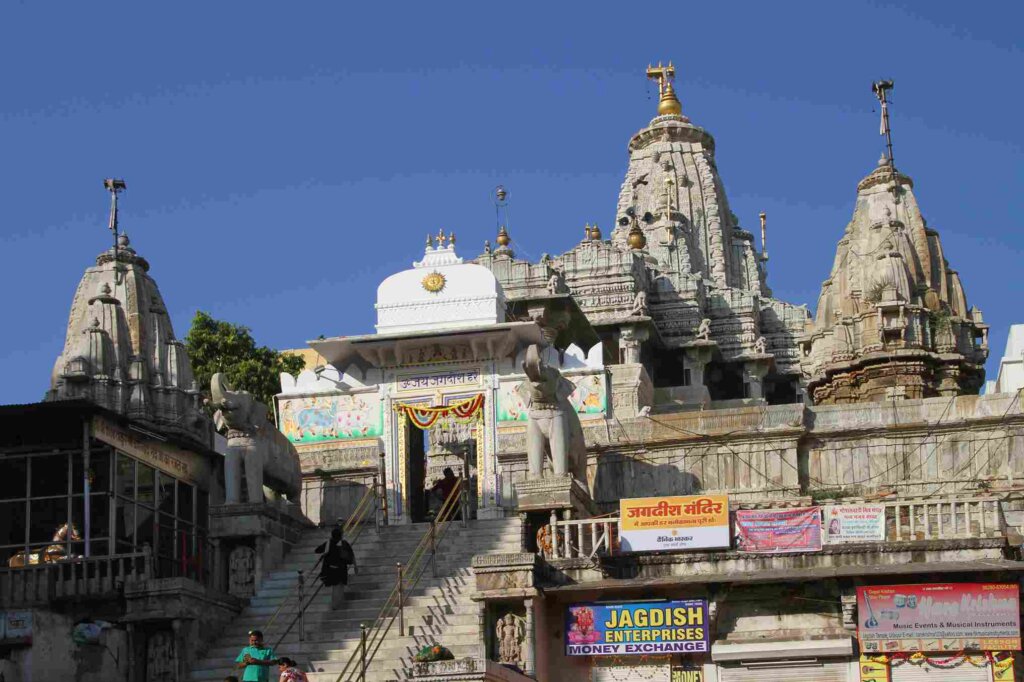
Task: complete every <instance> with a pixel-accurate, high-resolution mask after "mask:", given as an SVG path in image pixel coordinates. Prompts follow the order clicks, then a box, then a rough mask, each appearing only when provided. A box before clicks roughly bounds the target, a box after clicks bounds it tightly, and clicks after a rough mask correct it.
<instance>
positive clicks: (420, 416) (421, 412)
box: [394, 393, 484, 431]
mask: <svg viewBox="0 0 1024 682" xmlns="http://www.w3.org/2000/svg"><path fill="white" fill-rule="evenodd" d="M483 406H484V394H483V393H478V394H477V395H475V396H473V397H472V398H469V399H468V400H463V401H462V402H458V403H455V404H453V405H442V406H441V407H423V406H421V405H407V404H405V403H395V408H394V409H395V411H396V412H404V413H405V415H406V416H407V417H408V418H409V421H410V422H412V424H413V426H415V427H416V428H418V429H420V430H423V431H426V430H427V429H429V428H430V427H432V426H433V425H434V424H436V423H437V420H438V419H449V418H450V419H453V420H454V421H456V422H458V423H459V424H468V423H470V422H472V421H474V420H475V419H476V417H477V413H478V412H479V411H480V410H481V408H483Z"/></svg>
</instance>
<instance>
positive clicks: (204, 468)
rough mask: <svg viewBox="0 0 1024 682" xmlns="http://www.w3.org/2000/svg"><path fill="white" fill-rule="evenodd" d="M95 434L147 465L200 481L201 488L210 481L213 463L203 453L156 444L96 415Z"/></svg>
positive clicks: (190, 480)
mask: <svg viewBox="0 0 1024 682" xmlns="http://www.w3.org/2000/svg"><path fill="white" fill-rule="evenodd" d="M92 435H93V437H95V438H96V439H97V440H101V441H103V442H104V443H106V444H107V445H111V446H113V447H115V448H117V449H118V450H121V451H123V452H126V453H128V454H129V455H131V456H132V457H135V458H136V459H138V460H141V461H143V462H145V463H146V464H148V465H150V466H152V467H155V468H157V469H159V470H160V471H163V472H165V473H168V474H170V475H171V476H174V477H176V478H180V479H183V480H185V481H188V482H189V483H198V484H199V485H200V487H204V488H205V487H206V486H207V485H208V484H209V481H208V479H209V477H210V472H209V466H208V465H207V463H206V460H205V458H204V457H203V456H201V455H198V454H195V453H191V452H187V451H185V450H182V449H181V448H179V447H177V446H175V445H173V444H171V443H153V442H150V441H149V440H147V439H145V438H143V437H141V436H137V435H135V434H134V433H129V432H128V431H125V430H122V429H120V428H118V427H117V426H116V425H114V424H113V423H111V422H110V421H107V420H106V419H103V418H102V417H94V418H93V420H92Z"/></svg>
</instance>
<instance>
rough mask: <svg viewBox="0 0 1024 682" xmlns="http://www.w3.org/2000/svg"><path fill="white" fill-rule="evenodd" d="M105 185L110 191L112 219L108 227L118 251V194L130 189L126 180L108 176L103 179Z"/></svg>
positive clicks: (115, 248) (115, 250) (115, 249)
mask: <svg viewBox="0 0 1024 682" xmlns="http://www.w3.org/2000/svg"><path fill="white" fill-rule="evenodd" d="M103 186H104V187H105V188H106V189H107V191H108V192H110V221H109V222H108V224H107V227H109V228H110V232H111V234H112V235H113V237H114V252H115V254H116V253H117V236H118V231H117V195H118V194H120V193H121V192H123V191H125V190H126V189H128V185H126V184H125V182H124V180H120V179H118V178H107V179H106V180H104V181H103Z"/></svg>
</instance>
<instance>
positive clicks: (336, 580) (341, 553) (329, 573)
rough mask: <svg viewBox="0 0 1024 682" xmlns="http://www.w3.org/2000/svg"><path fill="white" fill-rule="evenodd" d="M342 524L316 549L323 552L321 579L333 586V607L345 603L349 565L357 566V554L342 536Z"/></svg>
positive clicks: (325, 585) (339, 606) (325, 583)
mask: <svg viewBox="0 0 1024 682" xmlns="http://www.w3.org/2000/svg"><path fill="white" fill-rule="evenodd" d="M342 532H343V531H342V526H341V524H340V523H339V524H338V525H337V526H335V527H334V529H333V530H331V539H330V540H328V541H327V542H324V543H322V544H320V546H318V547H317V548H316V550H314V551H315V552H316V553H317V554H323V555H324V560H323V565H322V566H321V567H320V580H321V581H322V582H323V584H324V587H330V588H331V608H332V609H337V608H341V605H342V604H344V603H345V586H346V585H348V567H349V564H351V565H352V569H353V570H355V568H356V555H355V552H353V551H352V545H350V544H348V542H347V541H345V539H344V538H343V537H342Z"/></svg>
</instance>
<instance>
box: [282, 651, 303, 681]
mask: <svg viewBox="0 0 1024 682" xmlns="http://www.w3.org/2000/svg"><path fill="white" fill-rule="evenodd" d="M277 666H278V670H280V671H281V677H280V679H278V681H277V682H309V678H308V677H306V673H304V672H302V671H301V670H299V667H298V666H299V664H298V663H296V662H295V659H294V658H288V657H287V656H282V657H281V658H279V659H277Z"/></svg>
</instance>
